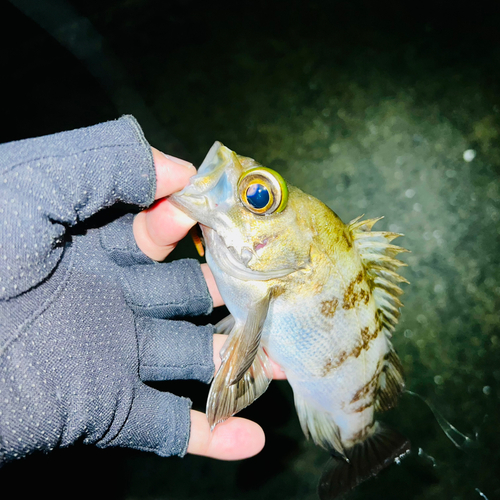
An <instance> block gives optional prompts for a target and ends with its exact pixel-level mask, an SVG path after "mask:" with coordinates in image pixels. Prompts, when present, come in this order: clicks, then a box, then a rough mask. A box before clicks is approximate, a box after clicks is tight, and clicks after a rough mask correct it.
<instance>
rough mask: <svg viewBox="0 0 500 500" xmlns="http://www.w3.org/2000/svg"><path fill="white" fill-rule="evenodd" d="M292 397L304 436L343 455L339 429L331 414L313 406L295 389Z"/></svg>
mask: <svg viewBox="0 0 500 500" xmlns="http://www.w3.org/2000/svg"><path fill="white" fill-rule="evenodd" d="M294 398H295V408H296V409H297V415H298V417H299V421H300V426H301V427H302V431H303V432H304V434H305V435H306V437H307V438H309V437H311V439H312V440H313V441H314V442H315V443H316V444H317V445H318V446H321V447H323V448H325V449H326V450H329V451H332V450H335V452H336V453H337V454H338V455H339V456H340V457H343V456H344V447H343V446H342V443H341V441H340V431H339V428H338V426H337V424H336V423H335V422H334V421H333V417H332V415H331V414H330V413H328V412H326V411H322V410H319V409H317V408H315V407H313V406H312V405H311V404H310V403H308V402H307V401H306V400H305V399H304V398H303V397H302V396H300V395H299V394H298V393H297V392H296V391H294Z"/></svg>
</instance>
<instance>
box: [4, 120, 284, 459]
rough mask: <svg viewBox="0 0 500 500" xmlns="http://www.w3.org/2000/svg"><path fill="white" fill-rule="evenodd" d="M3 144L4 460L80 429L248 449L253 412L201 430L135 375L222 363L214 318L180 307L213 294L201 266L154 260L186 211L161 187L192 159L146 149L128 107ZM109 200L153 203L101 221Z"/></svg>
mask: <svg viewBox="0 0 500 500" xmlns="http://www.w3.org/2000/svg"><path fill="white" fill-rule="evenodd" d="M0 152H1V154H0V180H1V182H0V195H1V196H0V200H1V202H2V203H1V207H0V210H1V211H2V214H3V220H4V222H5V224H2V225H1V226H0V244H1V245H2V252H3V254H2V255H3V259H4V261H6V262H5V265H2V266H0V320H1V321H0V322H1V323H2V330H1V331H0V373H8V374H9V377H3V378H0V391H1V393H2V394H5V395H12V397H6V398H5V400H4V404H3V405H2V412H1V413H0V437H1V439H0V462H2V461H10V460H13V459H15V458H20V457H23V456H26V455H27V454H29V453H31V452H33V451H35V450H41V451H45V452H48V451H50V450H52V449H54V448H58V447H66V446H70V445H72V444H74V443H76V442H82V441H83V442H84V443H85V444H93V445H95V446H98V447H103V448H104V447H108V446H122V447H129V448H136V449H140V450H148V451H152V452H155V453H156V454H158V455H160V456H169V455H173V454H177V455H183V454H184V453H186V451H189V452H192V453H197V454H202V455H207V456H213V457H217V458H225V459H234V458H243V457H245V456H251V455H252V454H254V453H256V452H258V451H259V449H260V448H261V446H262V445H263V433H262V431H261V429H260V428H259V427H258V426H257V425H256V424H253V423H252V422H248V421H246V420H244V419H237V418H234V419H229V420H228V421H227V422H225V423H224V424H221V425H219V426H218V427H217V429H216V430H215V431H214V432H213V433H210V431H209V429H208V424H207V422H206V419H205V417H204V416H203V414H199V413H196V412H191V413H190V407H191V403H190V401H189V400H187V399H185V398H182V397H177V396H174V395H173V394H169V393H165V392H160V391H157V390H155V389H153V388H151V387H150V386H148V385H147V384H145V383H144V382H147V381H153V380H171V379H172V380H173V379H187V378H192V379H198V380H201V381H204V382H208V381H209V380H210V378H211V377H212V376H213V374H214V369H215V368H214V361H215V362H217V364H218V363H219V358H218V356H217V355H216V356H215V358H214V352H215V353H217V352H218V351H219V349H220V340H223V339H219V340H217V337H216V338H215V339H216V340H215V343H216V347H215V348H213V343H214V337H213V327H212V326H211V325H207V326H202V327H197V326H195V325H193V324H191V323H188V322H185V321H181V320H180V319H181V318H183V317H185V316H187V315H196V314H207V313H209V312H210V311H211V309H212V307H213V305H218V304H221V303H222V299H221V298H220V296H218V292H217V289H216V286H215V283H214V282H213V277H212V276H211V273H210V271H209V270H208V268H207V267H206V266H205V267H204V268H203V271H202V270H201V269H200V265H199V263H198V262H197V261H195V260H189V259H187V260H181V261H176V262H172V263H168V264H166V263H161V264H159V263H158V262H155V261H161V260H163V259H164V257H165V256H166V255H167V254H168V253H169V252H170V251H171V249H172V248H173V246H174V245H175V242H176V241H177V240H178V239H180V238H181V237H182V236H183V235H184V234H186V232H187V230H188V228H189V227H190V226H191V225H193V223H194V222H193V221H190V220H189V219H186V217H185V216H184V215H183V214H181V213H180V212H178V211H176V209H174V207H172V206H171V205H170V204H169V203H168V201H167V200H165V199H164V197H165V196H166V195H167V194H168V193H169V192H173V191H175V190H178V189H181V188H182V187H183V185H184V184H185V183H186V182H187V179H188V178H189V176H190V175H192V174H193V173H194V170H193V169H191V168H189V167H186V168H185V169H184V171H183V170H182V169H181V170H180V171H179V170H177V167H176V166H175V165H174V164H176V162H175V161H174V160H172V159H169V158H166V159H165V157H164V156H163V155H160V156H158V155H159V153H158V152H156V151H153V152H152V150H151V147H150V146H149V145H148V144H147V142H146V140H145V139H144V136H143V135H142V131H141V130H140V128H139V126H138V124H137V122H135V120H133V118H131V117H124V118H122V119H120V120H116V121H114V122H108V123H104V124H99V125H96V126H94V127H88V128H86V129H79V130H74V131H69V132H63V133H61V134H55V135H53V136H46V137H40V138H35V139H28V140H25V141H19V142H17V143H10V144H5V145H0ZM153 155H154V158H155V161H153ZM171 162H173V164H172V163H171ZM155 163H157V166H156V167H157V168H155ZM177 165H179V164H178V163H177ZM155 170H156V172H155ZM169 179H170V180H169ZM155 199H156V200H157V201H156V203H155V204H153V202H154V200H155ZM117 202H123V203H126V204H132V205H137V206H140V207H143V208H145V207H150V208H149V209H147V210H146V211H145V212H142V213H141V214H139V215H138V216H137V218H136V219H135V222H133V221H134V217H133V216H132V215H131V214H126V215H124V216H123V217H120V218H118V219H116V220H113V221H111V222H109V218H106V213H105V211H104V209H106V208H107V207H110V206H111V205H114V204H115V203H117ZM98 213H100V214H104V217H103V216H99V218H97V219H96V218H94V216H95V215H96V214H98ZM106 221H107V222H106ZM134 235H135V236H134ZM141 249H142V251H141ZM207 284H208V287H207V286H206V285H207ZM218 342H219V343H218ZM278 376H280V375H278ZM189 437H190V439H189V440H188V438H189Z"/></svg>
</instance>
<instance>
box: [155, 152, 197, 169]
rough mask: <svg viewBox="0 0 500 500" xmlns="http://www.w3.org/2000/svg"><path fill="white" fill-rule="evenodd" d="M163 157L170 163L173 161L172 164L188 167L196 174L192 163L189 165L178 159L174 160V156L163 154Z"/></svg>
mask: <svg viewBox="0 0 500 500" xmlns="http://www.w3.org/2000/svg"><path fill="white" fill-rule="evenodd" d="M163 155H164V156H165V157H166V158H168V159H169V160H170V161H173V162H174V163H177V164H178V165H182V166H183V167H188V168H190V169H192V170H194V171H195V172H196V167H195V166H194V165H193V164H192V163H190V162H188V161H186V160H181V159H180V158H176V157H175V156H170V155H167V154H165V153H163Z"/></svg>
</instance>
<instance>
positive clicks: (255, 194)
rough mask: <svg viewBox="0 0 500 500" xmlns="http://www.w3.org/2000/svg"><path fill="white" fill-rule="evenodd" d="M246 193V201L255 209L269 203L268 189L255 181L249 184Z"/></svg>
mask: <svg viewBox="0 0 500 500" xmlns="http://www.w3.org/2000/svg"><path fill="white" fill-rule="evenodd" d="M246 195H247V201H248V203H249V204H250V205H252V207H254V208H256V209H259V210H260V209H262V208H264V207H266V206H267V205H268V203H269V191H268V190H267V188H266V187H265V186H263V185H262V184H258V183H255V184H252V185H250V186H249V187H248V189H247V192H246Z"/></svg>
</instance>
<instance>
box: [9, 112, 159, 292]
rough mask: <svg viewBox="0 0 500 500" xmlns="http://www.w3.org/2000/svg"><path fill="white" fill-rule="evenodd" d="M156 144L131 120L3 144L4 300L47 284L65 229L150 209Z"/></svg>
mask: <svg viewBox="0 0 500 500" xmlns="http://www.w3.org/2000/svg"><path fill="white" fill-rule="evenodd" d="M155 191H156V176H155V169H154V163H153V156H152V152H151V147H150V146H149V144H148V143H147V141H146V139H145V138H144V135H143V133H142V130H141V129H140V127H139V125H138V124H137V122H136V121H135V119H134V118H133V117H131V116H125V117H122V118H120V119H119V120H115V121H110V122H106V123H102V124H99V125H95V126H92V127H88V128H82V129H77V130H72V131H68V132H61V133H59V134H54V135H49V136H44V137H37V138H34V139H27V140H22V141H16V142H11V143H7V144H3V145H0V218H1V220H2V221H3V223H2V224H1V225H0V241H1V244H2V247H1V248H0V261H1V260H4V261H5V262H6V263H7V265H3V266H0V300H1V299H7V298H11V297H14V296H16V295H18V294H20V293H22V292H24V291H26V290H28V289H30V288H31V287H33V286H35V285H36V284H38V283H39V282H41V281H42V280H43V279H45V278H46V277H47V276H48V275H49V274H50V273H51V272H52V271H53V269H54V268H55V266H56V265H57V263H58V262H59V260H60V258H61V254H62V250H63V246H64V244H65V243H66V236H67V235H66V232H67V228H68V227H71V226H74V225H76V224H77V223H79V222H82V221H84V220H85V219H87V218H89V217H90V216H92V215H94V214H95V213H97V212H98V211H99V210H101V209H102V208H104V207H109V206H111V205H113V204H114V203H116V202H118V201H121V202H124V203H128V204H134V205H138V206H140V207H147V206H149V205H150V204H151V203H152V202H153V201H154V195H155Z"/></svg>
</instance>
